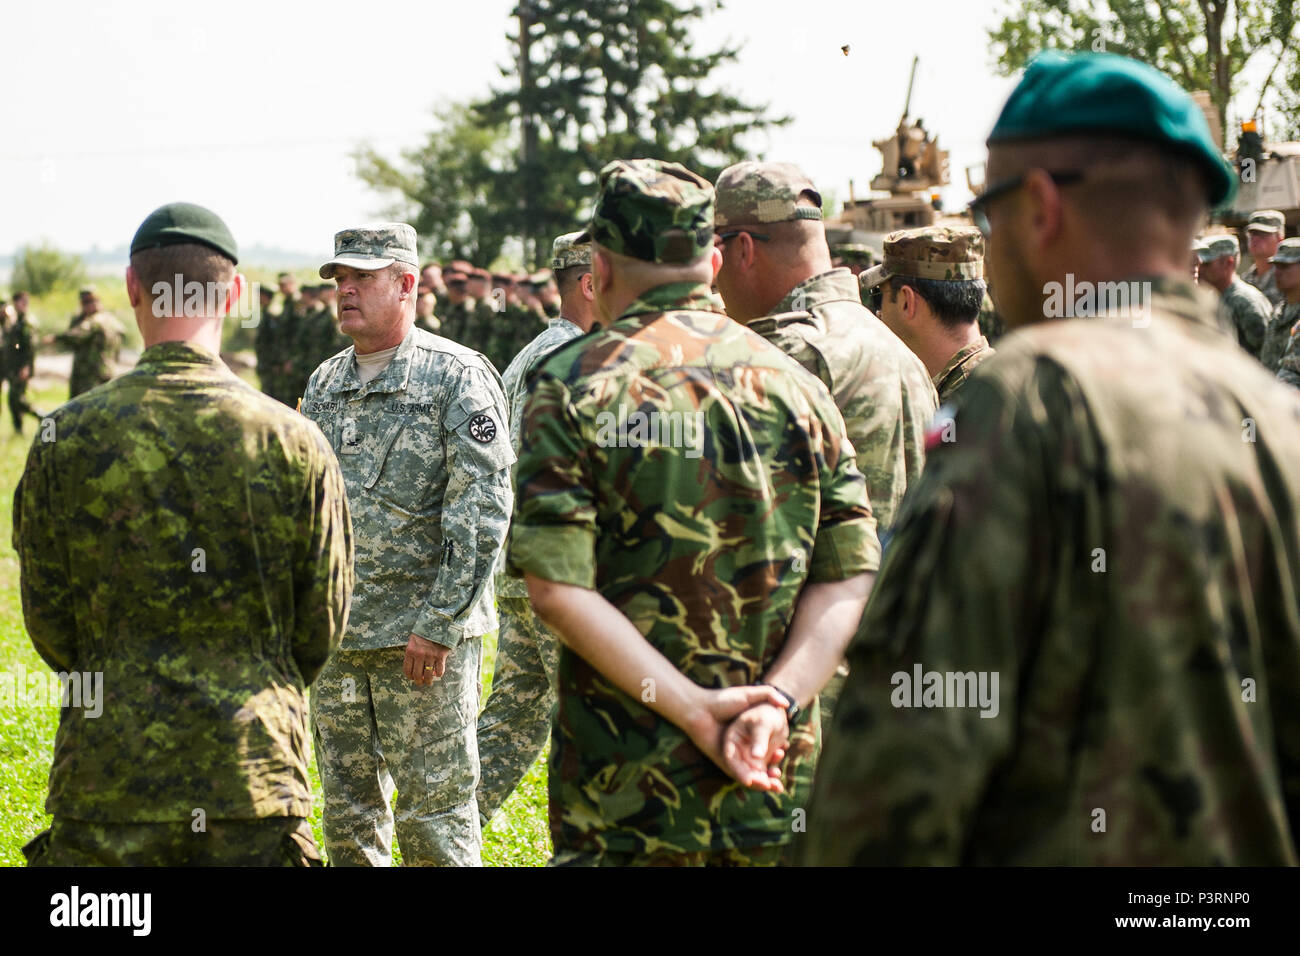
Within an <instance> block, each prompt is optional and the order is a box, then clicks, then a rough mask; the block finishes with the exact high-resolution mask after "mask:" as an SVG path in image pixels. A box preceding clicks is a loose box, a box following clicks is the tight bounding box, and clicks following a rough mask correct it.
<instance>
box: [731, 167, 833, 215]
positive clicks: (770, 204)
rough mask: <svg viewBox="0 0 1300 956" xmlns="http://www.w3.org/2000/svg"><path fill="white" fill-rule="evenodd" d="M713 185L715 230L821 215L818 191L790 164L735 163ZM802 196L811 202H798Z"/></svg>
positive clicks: (800, 171)
mask: <svg viewBox="0 0 1300 956" xmlns="http://www.w3.org/2000/svg"><path fill="white" fill-rule="evenodd" d="M716 188H717V193H718V200H717V208H716V209H715V210H714V212H713V227H714V228H715V229H722V228H724V227H726V226H734V225H757V224H760V223H766V222H790V221H791V220H794V219H821V218H822V196H821V193H819V192H818V191H817V189H816V187H815V186H813V184H812V180H811V179H809V178H808V177H807V176H806V175H804V172H803V170H801V169H800V168H799V167H798V166H796V165H794V163H760V162H755V161H752V160H747V161H745V162H743V163H736V164H735V165H734V166H728V167H727V168H726V169H724V170H723V171H722V175H721V176H719V177H718V185H717V187H716ZM805 195H806V196H807V197H808V198H809V199H811V200H812V201H813V205H811V206H808V205H803V206H801V205H799V200H800V199H801V198H803V197H804V196H805Z"/></svg>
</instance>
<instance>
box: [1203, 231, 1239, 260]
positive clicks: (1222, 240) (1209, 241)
mask: <svg viewBox="0 0 1300 956" xmlns="http://www.w3.org/2000/svg"><path fill="white" fill-rule="evenodd" d="M1201 246H1202V248H1200V249H1197V250H1196V255H1197V258H1199V259H1200V260H1201V261H1202V262H1213V261H1214V260H1215V259H1222V258H1223V257H1224V256H1238V255H1240V254H1241V249H1240V248H1239V247H1238V246H1237V237H1236V236H1206V237H1205V238H1203V239H1202V240H1201Z"/></svg>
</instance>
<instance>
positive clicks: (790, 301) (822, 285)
mask: <svg viewBox="0 0 1300 956" xmlns="http://www.w3.org/2000/svg"><path fill="white" fill-rule="evenodd" d="M828 302H854V303H856V304H858V305H861V304H862V296H861V295H860V294H859V293H858V278H857V276H855V275H854V274H853V273H852V272H851V271H850V270H848V269H846V268H844V267H843V266H841V267H840V268H838V269H832V270H831V271H830V272H823V273H821V275H815V276H810V277H809V278H807V279H804V280H803V281H802V282H800V283H799V284H798V285H797V286H795V287H794V288H793V289H791V290H790V291H789V292H788V293H787V294H786V297H785V298H784V299H782V300H781V301H780V302H779V303H778V304H777V307H776V308H775V309H773V310H772V312H773V313H777V312H798V311H800V310H804V311H812V310H813V309H815V308H816V307H817V306H819V305H826V304H827V303H828Z"/></svg>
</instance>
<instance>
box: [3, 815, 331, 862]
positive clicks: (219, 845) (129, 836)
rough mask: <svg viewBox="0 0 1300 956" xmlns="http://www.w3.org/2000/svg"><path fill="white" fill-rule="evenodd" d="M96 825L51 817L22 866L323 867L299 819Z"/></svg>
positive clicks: (307, 827) (26, 851)
mask: <svg viewBox="0 0 1300 956" xmlns="http://www.w3.org/2000/svg"><path fill="white" fill-rule="evenodd" d="M193 826H194V825H193V823H192V822H191V821H189V820H185V821H181V822H177V823H100V822H97V821H91V820H72V819H69V818H68V817H57V816H56V817H55V818H54V820H53V821H52V822H51V824H50V828H49V829H48V830H45V831H43V832H41V833H39V834H37V835H36V837H35V838H34V839H32V840H31V842H29V843H28V844H27V845H26V846H24V847H23V856H25V857H27V865H28V866H324V863H322V862H321V858H320V853H319V852H318V851H317V849H316V841H315V840H314V839H313V838H312V835H311V825H310V824H309V823H308V822H307V821H306V820H304V819H303V818H302V817H264V818H262V819H259V820H208V821H206V822H205V823H204V828H203V829H202V830H201V831H199V832H197V833H196V832H195V831H194V829H193Z"/></svg>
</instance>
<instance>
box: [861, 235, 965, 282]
mask: <svg viewBox="0 0 1300 956" xmlns="http://www.w3.org/2000/svg"><path fill="white" fill-rule="evenodd" d="M897 275H901V276H911V277H912V278H916V279H935V280H939V281H950V282H953V281H964V280H968V279H982V278H983V277H984V237H983V236H982V235H981V234H980V231H979V230H978V229H966V228H956V227H953V226H926V227H925V228H923V229H903V230H900V231H899V232H891V233H890V234H889V235H888V236H886V237H885V258H884V261H883V262H881V263H880V265H878V266H873V267H872V268H870V269H868V270H867V271H866V272H864V273H862V275H861V276H859V277H858V282H859V283H861V285H862V288H864V289H874V288H875V287H876V286H878V285H880V283H882V282H884V281H885V280H886V279H888V278H889V277H890V276H897Z"/></svg>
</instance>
